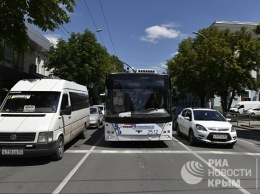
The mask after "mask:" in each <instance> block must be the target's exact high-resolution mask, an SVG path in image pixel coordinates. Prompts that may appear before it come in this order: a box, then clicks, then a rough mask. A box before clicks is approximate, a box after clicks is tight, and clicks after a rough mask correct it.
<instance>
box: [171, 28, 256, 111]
mask: <svg viewBox="0 0 260 194" xmlns="http://www.w3.org/2000/svg"><path fill="white" fill-rule="evenodd" d="M197 34H198V36H197V37H196V38H194V39H191V38H188V39H185V40H183V41H182V42H181V43H180V44H179V52H178V54H177V55H176V56H175V57H173V58H172V59H171V60H169V61H168V63H167V65H168V70H169V73H170V74H171V75H172V76H173V82H174V85H176V86H177V87H178V91H181V92H183V93H191V94H192V95H193V96H197V97H200V99H201V102H202V103H201V106H203V105H204V99H205V97H208V98H210V97H214V95H217V96H220V98H221V105H222V109H223V111H226V110H227V109H229V108H230V106H231V103H232V100H233V98H234V97H235V96H236V95H241V94H243V93H244V92H245V88H248V89H251V90H257V89H258V87H259V82H257V81H256V79H255V78H254V77H252V71H256V70H257V69H258V68H259V67H260V40H259V38H257V37H254V36H252V33H250V32H249V31H248V30H247V29H246V28H245V27H242V28H241V29H240V30H239V31H237V32H235V33H232V32H231V31H230V30H228V29H227V30H219V29H217V28H216V27H210V28H205V29H202V30H200V31H199V32H198V33H197ZM230 94H231V95H230Z"/></svg>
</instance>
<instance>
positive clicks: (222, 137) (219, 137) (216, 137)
mask: <svg viewBox="0 0 260 194" xmlns="http://www.w3.org/2000/svg"><path fill="white" fill-rule="evenodd" d="M213 138H214V139H227V135H213Z"/></svg>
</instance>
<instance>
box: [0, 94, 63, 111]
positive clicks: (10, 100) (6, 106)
mask: <svg viewBox="0 0 260 194" xmlns="http://www.w3.org/2000/svg"><path fill="white" fill-rule="evenodd" d="M59 98H60V92H31V91H29V92H11V93H9V94H8V96H7V98H6V101H5V102H4V103H3V105H2V107H1V110H0V112H6V113H17V112H30V113H54V112H56V111H57V107H58V102H59Z"/></svg>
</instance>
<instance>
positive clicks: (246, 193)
mask: <svg viewBox="0 0 260 194" xmlns="http://www.w3.org/2000/svg"><path fill="white" fill-rule="evenodd" d="M173 139H175V138H174V137H173ZM175 140H177V139H175ZM179 144H180V145H181V146H183V147H184V148H185V149H186V150H188V151H190V152H191V153H192V154H193V155H194V156H196V157H197V158H198V159H200V160H201V161H202V162H203V163H204V164H206V165H207V166H208V167H209V168H211V169H212V170H214V171H217V172H219V173H220V176H222V177H223V178H224V179H226V180H227V181H228V182H229V183H231V184H232V185H234V186H235V187H236V188H237V189H238V190H240V191H241V192H242V193H244V194H250V193H249V192H248V191H247V190H245V189H244V188H243V187H241V186H240V185H239V184H237V183H236V182H235V181H234V180H232V179H230V178H229V177H228V176H226V175H223V174H222V173H221V172H220V170H219V169H218V168H216V167H214V166H212V165H210V164H209V163H208V162H207V161H206V160H205V159H204V158H202V157H201V156H200V155H198V154H197V153H195V152H194V151H192V150H191V149H190V148H188V147H187V146H186V145H184V144H183V143H182V142H180V141H179Z"/></svg>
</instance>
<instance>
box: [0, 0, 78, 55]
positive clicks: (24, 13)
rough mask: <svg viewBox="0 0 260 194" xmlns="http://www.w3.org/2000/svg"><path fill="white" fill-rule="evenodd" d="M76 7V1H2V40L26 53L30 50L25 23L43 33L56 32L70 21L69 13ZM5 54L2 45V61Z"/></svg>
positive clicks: (0, 51) (0, 15)
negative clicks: (34, 26) (36, 27)
mask: <svg viewBox="0 0 260 194" xmlns="http://www.w3.org/2000/svg"><path fill="white" fill-rule="evenodd" d="M75 5H76V1H75V0H43V1H39V0H1V2H0V20H1V30H0V40H4V42H5V44H8V45H12V46H14V47H15V48H16V49H18V50H20V51H25V50H26V48H28V36H27V28H26V26H25V22H28V23H30V24H34V25H36V26H38V27H39V28H40V29H41V30H43V31H46V30H51V31H54V30H55V29H56V28H59V26H60V25H62V24H64V23H68V22H69V21H70V19H69V16H68V14H67V12H73V11H74V10H73V6H75ZM62 6H63V7H62ZM3 53H4V48H3V47H2V45H1V44H0V59H1V58H2V57H3Z"/></svg>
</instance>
